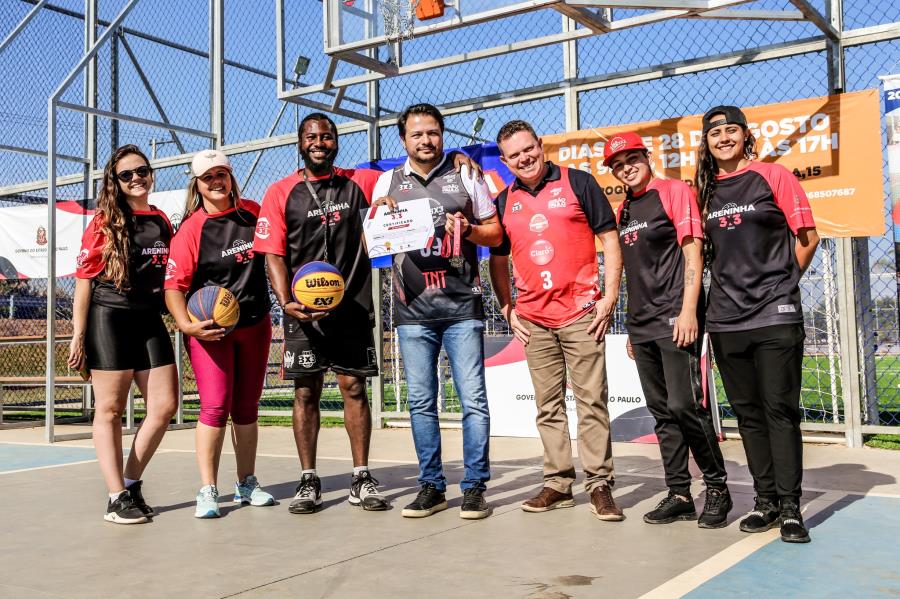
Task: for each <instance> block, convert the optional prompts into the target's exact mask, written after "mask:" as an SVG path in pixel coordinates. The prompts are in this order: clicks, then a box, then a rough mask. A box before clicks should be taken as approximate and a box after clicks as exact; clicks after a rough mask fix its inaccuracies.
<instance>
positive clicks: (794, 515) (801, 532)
mask: <svg viewBox="0 0 900 599" xmlns="http://www.w3.org/2000/svg"><path fill="white" fill-rule="evenodd" d="M781 540H782V541H784V542H785V543H809V532H808V531H807V530H806V526H805V525H804V524H803V516H801V515H800V504H799V503H797V500H796V499H787V498H785V499H782V500H781Z"/></svg>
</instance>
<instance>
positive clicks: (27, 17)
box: [0, 0, 47, 54]
mask: <svg viewBox="0 0 900 599" xmlns="http://www.w3.org/2000/svg"><path fill="white" fill-rule="evenodd" d="M45 4H47V0H41V1H40V2H38V3H37V4H35V5H34V8H32V9H31V10H29V11H28V14H27V15H25V16H24V17H22V20H21V21H19V24H18V25H16V26H15V28H13V30H12V31H10V32H9V35H7V36H6V38H4V40H3V41H2V42H0V54H2V53H3V51H4V50H6V47H7V46H8V45H9V44H10V43H11V42H12V41H13V40H14V39H16V36H17V35H19V34H20V33H21V32H22V30H23V29H25V27H27V26H28V23H30V22H31V19H33V18H34V17H35V16H36V15H37V14H38V11H39V10H41V8H43V6H44V5H45Z"/></svg>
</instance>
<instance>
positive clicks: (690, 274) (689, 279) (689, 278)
mask: <svg viewBox="0 0 900 599" xmlns="http://www.w3.org/2000/svg"><path fill="white" fill-rule="evenodd" d="M696 275H697V273H696V271H695V270H694V269H693V268H689V269H687V272H685V273H684V282H685V284H686V285H688V286H690V285H693V284H694V277H695V276H696Z"/></svg>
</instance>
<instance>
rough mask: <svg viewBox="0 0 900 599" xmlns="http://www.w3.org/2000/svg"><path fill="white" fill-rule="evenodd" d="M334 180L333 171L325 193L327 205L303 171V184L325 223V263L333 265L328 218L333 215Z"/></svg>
mask: <svg viewBox="0 0 900 599" xmlns="http://www.w3.org/2000/svg"><path fill="white" fill-rule="evenodd" d="M333 179H334V171H333V170H332V171H331V174H330V175H329V176H328V181H327V182H326V185H327V186H328V191H326V192H325V203H324V204H323V203H322V202H320V201H319V194H317V193H316V190H315V189H313V186H312V183H310V182H309V179H308V178H307V176H306V169H305V168H304V169H303V182H304V183H306V189H307V190H308V191H309V195H311V196H312V199H313V201H314V202H315V203H316V206H317V207H318V208H319V211H320V212H321V213H322V220H323V221H324V223H325V262H328V263H329V264H330V263H331V262H330V261H329V260H328V229H329V222H328V216H329V215H330V214H331V210H332V205H331V196H332V194H333V193H334V186H333V185H332V181H333Z"/></svg>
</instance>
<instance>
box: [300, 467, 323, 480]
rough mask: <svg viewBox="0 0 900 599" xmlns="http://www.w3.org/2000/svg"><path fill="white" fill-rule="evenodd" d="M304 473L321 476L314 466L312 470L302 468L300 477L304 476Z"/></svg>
mask: <svg viewBox="0 0 900 599" xmlns="http://www.w3.org/2000/svg"><path fill="white" fill-rule="evenodd" d="M304 474H312V475H313V476H319V475H318V474H316V469H315V468H313V469H312V470H301V471H300V478H303V475H304Z"/></svg>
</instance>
